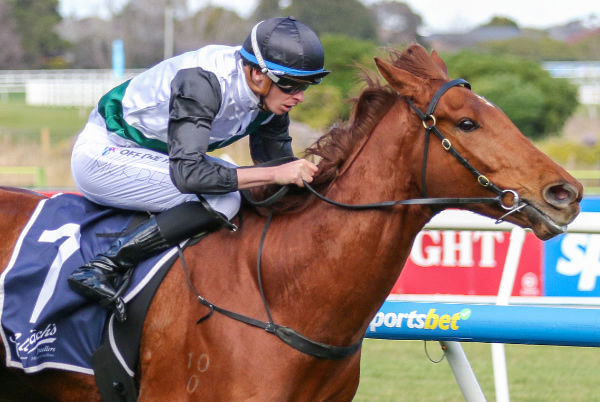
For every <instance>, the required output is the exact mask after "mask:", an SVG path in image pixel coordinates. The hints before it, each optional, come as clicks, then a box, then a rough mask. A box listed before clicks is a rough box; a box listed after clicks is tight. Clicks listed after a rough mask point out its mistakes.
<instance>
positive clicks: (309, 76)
mask: <svg viewBox="0 0 600 402" xmlns="http://www.w3.org/2000/svg"><path fill="white" fill-rule="evenodd" d="M240 53H241V55H242V57H243V58H244V59H245V60H246V62H247V63H250V64H251V65H253V66H255V67H257V68H258V69H259V70H261V71H262V72H263V73H264V74H266V75H267V76H268V77H269V78H270V79H271V80H272V81H273V82H274V83H275V84H276V85H277V86H278V87H280V88H281V89H283V90H284V91H286V90H288V91H289V92H293V91H298V90H304V89H306V88H308V86H309V85H315V84H318V83H320V82H321V79H322V78H323V77H324V76H326V75H327V74H329V71H327V70H325V69H324V68H323V67H324V60H325V52H324V51H323V45H322V44H321V41H320V40H319V38H318V36H317V34H316V33H315V32H314V31H313V30H312V29H310V28H309V27H308V26H306V25H305V24H303V23H302V22H300V21H298V20H296V19H295V18H294V17H287V18H269V19H267V20H264V21H261V22H259V23H258V24H256V25H255V26H254V27H253V28H252V31H251V32H250V34H249V35H248V37H247V38H246V40H245V41H244V44H243V45H242V48H241V50H240Z"/></svg>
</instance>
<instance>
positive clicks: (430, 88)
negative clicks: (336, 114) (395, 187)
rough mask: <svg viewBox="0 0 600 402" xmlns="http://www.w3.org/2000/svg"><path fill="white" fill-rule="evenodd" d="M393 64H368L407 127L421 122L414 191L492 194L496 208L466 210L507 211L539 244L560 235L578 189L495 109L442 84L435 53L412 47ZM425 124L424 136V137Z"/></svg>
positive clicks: (431, 194) (476, 206)
mask: <svg viewBox="0 0 600 402" xmlns="http://www.w3.org/2000/svg"><path fill="white" fill-rule="evenodd" d="M392 58H393V60H392V62H391V64H390V63H387V62H384V61H383V60H381V59H379V58H376V59H375V62H376V64H377V67H378V69H379V71H380V73H381V75H382V76H383V77H384V78H385V80H386V81H387V82H388V83H389V84H390V85H391V86H392V87H393V88H394V89H395V90H396V91H397V92H398V93H399V94H400V95H402V97H403V98H404V99H403V100H401V101H403V102H406V100H408V101H409V102H408V103H409V104H410V103H412V104H413V106H412V107H413V112H414V113H413V116H414V124H415V125H421V123H423V125H421V129H420V133H422V134H423V135H422V136H421V138H422V139H419V140H416V141H415V147H420V150H425V146H424V144H425V140H424V139H425V138H428V139H429V147H428V156H427V160H426V161H425V162H424V163H423V164H422V165H421V167H420V168H421V169H425V171H426V176H425V178H424V180H423V181H422V182H421V184H420V186H421V187H422V188H421V189H420V191H421V192H426V194H427V196H428V197H485V196H494V192H495V193H496V195H497V196H498V198H499V199H501V200H502V202H501V204H502V205H499V204H483V203H482V204H469V209H470V210H473V211H476V212H479V213H481V214H484V215H487V216H490V217H493V218H499V217H501V216H503V215H505V214H506V213H507V209H508V210H509V211H510V209H511V208H514V210H513V211H512V212H513V213H510V214H508V215H507V216H506V218H505V219H506V220H508V221H511V222H513V223H515V224H518V225H520V226H522V227H526V228H531V229H532V230H533V232H534V233H535V234H536V236H538V237H539V238H540V239H549V238H551V237H553V236H555V235H557V234H559V233H562V232H563V231H564V228H565V225H567V224H568V223H570V222H571V221H572V220H573V219H574V218H575V216H576V215H577V214H578V213H579V202H580V201H581V197H582V194H583V187H582V185H581V184H580V183H579V182H578V181H577V180H575V179H574V178H573V177H572V176H571V175H569V174H568V173H567V172H566V171H565V170H564V169H562V168H561V167H560V166H558V165H557V164H555V163H554V162H553V161H552V160H551V159H550V158H549V157H548V156H546V155H545V154H543V153H542V152H541V151H539V150H538V149H537V148H535V146H534V145H533V144H532V143H531V142H530V141H529V140H528V139H527V138H526V137H525V136H524V135H523V134H522V133H521V132H520V131H519V129H518V128H517V127H516V126H515V125H514V124H513V123H512V122H511V121H510V119H509V118H508V117H507V116H506V115H505V114H504V113H503V112H502V110H500V108H498V107H497V106H495V105H493V104H492V103H490V102H489V101H487V100H485V99H484V98H483V97H481V96H479V95H477V94H475V93H474V92H472V91H471V90H470V89H468V88H467V87H463V86H461V85H458V84H459V82H455V83H454V85H452V84H451V85H450V86H449V85H448V84H446V83H448V82H449V81H450V80H449V79H448V75H447V69H446V65H445V63H444V62H443V61H442V59H441V58H440V57H439V56H438V54H437V53H436V52H435V51H434V52H433V53H432V54H431V55H429V54H427V52H426V51H425V49H423V48H422V47H421V46H419V45H413V46H411V47H410V48H409V49H407V50H406V51H405V52H403V53H402V54H393V55H392ZM445 84H446V85H445ZM444 85H445V87H444ZM440 88H441V89H440ZM434 98H435V99H436V101H437V104H435V105H433V103H435V101H434V102H432V99H434ZM428 109H429V110H428ZM419 114H421V116H419ZM419 120H422V121H421V122H420V121H419ZM424 126H426V127H429V128H430V130H429V131H430V134H431V135H425V133H426V131H427V130H426V128H425V127H424ZM434 127H435V128H437V130H438V131H437V132H435V130H433V128H434ZM434 134H435V135H434ZM436 137H439V138H436ZM455 152H456V153H457V154H458V155H456V154H455ZM423 154H425V152H423ZM461 157H462V158H464V159H463V160H461ZM465 161H466V163H465ZM506 190H511V191H506ZM519 206H521V207H522V208H520V209H519V208H517V207H519Z"/></svg>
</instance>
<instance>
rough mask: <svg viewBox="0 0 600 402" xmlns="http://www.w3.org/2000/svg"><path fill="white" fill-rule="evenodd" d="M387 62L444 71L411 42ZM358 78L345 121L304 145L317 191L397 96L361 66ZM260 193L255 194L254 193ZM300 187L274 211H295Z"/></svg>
mask: <svg viewBox="0 0 600 402" xmlns="http://www.w3.org/2000/svg"><path fill="white" fill-rule="evenodd" d="M389 61H390V63H391V64H392V65H393V66H395V67H398V68H400V69H403V70H406V71H408V72H410V73H411V74H413V75H415V76H418V77H420V78H423V79H443V78H445V77H446V74H445V72H444V71H442V69H441V68H440V67H439V66H438V65H436V64H435V63H433V61H432V59H431V57H430V56H429V54H428V53H427V51H426V50H425V49H424V48H422V47H421V46H419V45H413V46H411V47H409V48H408V49H407V50H406V51H404V52H399V51H397V50H390V51H389ZM361 73H362V74H361V75H362V80H363V82H364V84H365V85H366V88H365V89H363V91H362V92H361V94H360V95H359V97H358V98H355V99H352V100H351V101H352V102H353V107H352V111H351V113H350V119H349V120H348V121H347V122H345V123H337V124H335V125H334V126H333V127H332V128H331V129H330V130H329V131H328V132H327V133H325V134H324V135H323V136H322V137H320V138H319V139H318V140H317V141H316V142H315V143H314V144H313V145H311V146H310V147H308V148H307V149H306V150H305V151H304V154H305V156H306V157H308V158H312V159H314V160H318V167H319V171H318V173H317V175H316V176H315V177H314V181H313V183H312V184H311V186H312V187H314V188H315V189H316V190H317V191H322V190H324V189H325V188H327V187H328V186H329V185H330V184H331V182H333V181H334V180H335V178H336V177H337V176H338V174H339V173H340V169H341V168H342V166H343V164H344V163H345V162H346V160H347V159H348V158H349V157H350V155H351V154H352V153H353V152H354V151H355V150H356V148H357V147H358V146H360V144H363V143H364V141H363V139H366V137H368V136H369V135H370V134H371V133H372V132H373V130H374V128H375V126H376V125H377V124H378V123H379V122H380V121H381V119H382V118H383V116H384V115H385V114H386V113H387V112H388V111H389V109H390V108H391V107H392V105H393V104H394V103H395V101H396V100H397V99H398V98H399V97H400V95H399V94H398V93H397V92H396V91H394V90H393V89H392V88H391V87H390V86H389V85H388V84H385V83H384V84H382V83H381V82H380V80H379V79H378V78H377V77H376V76H374V75H373V74H372V73H369V72H368V71H367V70H366V69H361ZM261 192H262V193H263V194H262V195H258V194H257V193H261ZM272 192H274V190H273V188H272V187H270V186H269V187H267V188H264V189H260V190H258V191H253V194H255V196H256V197H257V198H259V199H260V198H266V197H267V196H268V195H269V194H270V193H272ZM306 194H307V192H306V191H305V190H303V189H299V188H296V187H292V188H291V191H290V192H289V195H288V196H287V197H285V198H283V199H282V200H281V201H279V202H278V203H277V204H276V205H275V206H274V210H275V211H276V212H288V211H290V210H297V209H299V208H301V207H303V205H304V204H305V202H306V200H307V199H308V197H306Z"/></svg>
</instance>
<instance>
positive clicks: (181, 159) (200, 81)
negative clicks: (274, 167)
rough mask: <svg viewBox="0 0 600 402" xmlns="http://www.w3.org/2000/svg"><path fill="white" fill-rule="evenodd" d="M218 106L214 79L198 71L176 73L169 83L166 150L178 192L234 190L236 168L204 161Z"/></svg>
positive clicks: (221, 191) (217, 83)
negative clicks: (169, 97)
mask: <svg viewBox="0 0 600 402" xmlns="http://www.w3.org/2000/svg"><path fill="white" fill-rule="evenodd" d="M220 105H221V87H220V86H219V81H218V79H217V77H216V76H215V75H214V74H213V73H211V72H208V71H205V70H203V69H201V68H192V69H186V70H181V71H179V72H178V73H177V74H176V75H175V78H174V79H173V81H172V82H171V99H170V103H169V127H168V139H167V148H168V153H169V171H170V174H171V180H173V183H174V184H175V186H176V187H177V189H179V191H181V192H182V193H195V194H224V193H228V192H231V191H234V190H237V186H238V182H237V172H236V169H234V168H230V167H225V166H222V165H219V164H216V163H212V162H210V161H208V160H207V159H206V157H205V156H206V152H207V150H208V145H209V137H210V134H209V133H210V128H211V125H212V122H213V120H214V118H215V116H216V115H217V113H218V112H219V108H220Z"/></svg>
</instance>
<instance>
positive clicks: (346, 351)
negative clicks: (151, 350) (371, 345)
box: [179, 79, 528, 360]
mask: <svg viewBox="0 0 600 402" xmlns="http://www.w3.org/2000/svg"><path fill="white" fill-rule="evenodd" d="M460 85H462V86H464V87H466V88H467V89H471V85H470V84H469V83H468V82H467V81H465V80H463V79H456V80H452V81H449V82H447V83H445V84H444V85H442V86H441V87H440V88H439V89H438V90H437V91H436V93H435V94H434V96H433V98H432V99H431V102H430V103H429V106H428V107H427V111H426V112H425V113H423V112H422V111H421V110H419V108H417V107H416V106H415V104H414V103H413V102H412V101H411V100H410V99H408V98H406V101H407V102H408V104H409V105H410V106H411V108H412V109H413V110H414V111H415V113H416V114H417V115H418V116H419V118H420V119H421V122H422V123H423V127H425V146H424V151H423V165H422V171H421V181H422V193H423V196H424V198H414V199H408V200H400V201H383V202H377V203H372V204H345V203H341V202H337V201H334V200H332V199H330V198H327V197H326V196H324V195H322V194H321V193H319V192H318V191H317V190H315V189H314V188H313V187H312V186H311V185H310V184H308V183H307V182H306V181H304V187H306V188H307V189H308V190H309V191H310V192H311V193H312V194H314V195H315V196H316V197H317V198H319V199H320V200H322V201H325V202H327V203H329V204H332V205H334V206H337V207H341V208H346V209H351V210H366V209H379V208H389V207H394V206H397V205H463V204H475V203H484V204H498V205H499V206H500V207H501V208H503V209H504V210H506V211H507V212H506V213H505V214H504V215H502V216H501V217H500V218H498V219H497V220H496V223H500V222H502V221H503V220H504V218H506V217H507V216H508V215H510V214H513V213H515V212H519V211H520V210H521V209H523V208H524V207H525V206H527V205H528V204H527V202H525V201H522V200H521V199H520V197H519V194H518V193H517V192H516V191H514V190H510V189H505V190H502V189H501V188H499V187H498V186H497V185H495V184H494V183H492V182H491V181H490V180H489V179H488V178H487V177H485V176H484V175H483V174H481V173H480V172H479V171H478V170H477V169H475V167H473V165H471V163H469V161H468V160H467V159H466V158H464V157H463V156H462V155H461V154H460V153H459V152H458V151H457V150H456V149H455V148H454V147H453V146H452V143H451V142H450V140H449V139H447V138H446V137H445V136H444V135H443V134H442V133H441V132H440V130H439V129H438V128H437V126H436V118H435V115H434V114H433V113H434V112H435V108H436V106H437V104H438V102H439V100H440V98H441V97H442V95H444V94H445V93H446V92H447V91H448V90H449V89H450V88H452V87H455V86H460ZM432 132H433V133H434V134H435V136H436V137H438V138H439V139H440V141H441V143H442V147H443V148H444V150H446V151H448V152H450V154H451V155H452V156H454V157H455V158H456V159H457V160H458V161H459V162H460V163H461V164H462V165H463V166H464V167H465V168H467V169H468V170H469V171H470V172H471V173H472V174H473V175H474V176H475V178H476V180H477V183H479V184H480V185H481V186H483V187H485V188H487V189H489V190H490V191H492V192H493V193H495V194H496V197H480V198H477V197H472V198H427V189H426V170H427V156H428V150H429V137H430V135H431V133H432ZM287 161H289V159H288V160H285V161H283V162H287ZM277 162H278V161H275V162H274V164H277ZM279 163H282V162H281V161H279ZM287 189H288V186H283V187H282V188H281V189H280V190H279V191H278V192H277V193H275V194H274V195H273V196H271V197H269V198H267V199H266V200H263V201H255V200H253V199H252V197H251V196H250V195H249V192H247V191H242V194H243V195H244V197H245V198H246V201H248V202H249V203H250V204H251V205H253V206H255V207H257V206H258V207H266V206H270V205H272V204H273V203H275V202H276V201H277V200H278V199H279V198H281V197H283V195H285V193H286V192H287ZM508 194H510V195H512V204H511V205H508V204H506V203H505V202H504V197H505V196H506V195H508ZM272 217H273V212H271V213H270V214H269V216H268V217H267V221H266V223H265V228H264V230H263V233H262V236H261V238H260V243H259V248H258V258H257V264H256V270H257V279H258V286H259V290H260V296H261V298H262V302H263V305H264V308H265V312H266V314H267V318H268V321H261V320H257V319H255V318H251V317H247V316H245V315H242V314H239V313H235V312H233V311H230V310H226V309H224V308H221V307H219V306H217V305H215V304H213V303H211V302H209V301H208V300H206V299H205V298H204V297H202V296H201V295H200V294H199V293H198V291H197V290H196V288H195V287H194V285H193V284H192V282H191V279H190V276H189V271H188V269H187V266H186V264H185V260H184V258H183V250H182V248H181V247H179V256H180V259H181V263H182V266H183V269H184V270H185V273H186V277H187V281H188V284H189V286H190V288H191V289H192V290H193V292H194V293H195V295H196V297H197V299H198V301H199V302H200V303H201V304H203V305H204V306H206V307H208V308H209V312H208V313H207V314H206V315H205V316H204V317H202V318H200V319H199V320H198V321H197V324H199V323H201V322H203V321H204V320H206V319H208V318H210V317H211V316H212V314H213V313H214V312H215V311H216V312H218V313H220V314H223V315H225V316H227V317H229V318H232V319H234V320H237V321H241V322H243V323H245V324H248V325H251V326H254V327H258V328H262V329H264V330H265V331H267V332H268V333H271V334H274V335H276V336H277V337H278V338H279V339H281V340H282V341H283V342H285V343H286V344H288V345H289V346H291V347H292V348H294V349H296V350H298V351H300V352H302V353H305V354H308V355H310V356H313V357H317V358H321V359H332V360H334V359H343V358H345V357H348V356H351V355H353V354H354V353H356V352H357V351H358V350H359V349H360V347H361V345H362V338H361V340H360V341H358V342H357V343H355V344H353V345H350V346H334V345H328V344H325V343H321V342H317V341H314V340H311V339H309V338H307V337H306V336H304V335H302V334H301V333H299V332H297V331H296V330H294V329H292V328H289V327H285V326H281V325H278V324H275V322H274V321H273V317H272V316H271V311H270V309H269V306H268V303H267V299H266V297H265V293H264V289H263V284H262V269H261V259H262V252H263V247H264V241H265V237H266V235H267V231H268V228H269V226H270V224H271V219H272Z"/></svg>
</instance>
